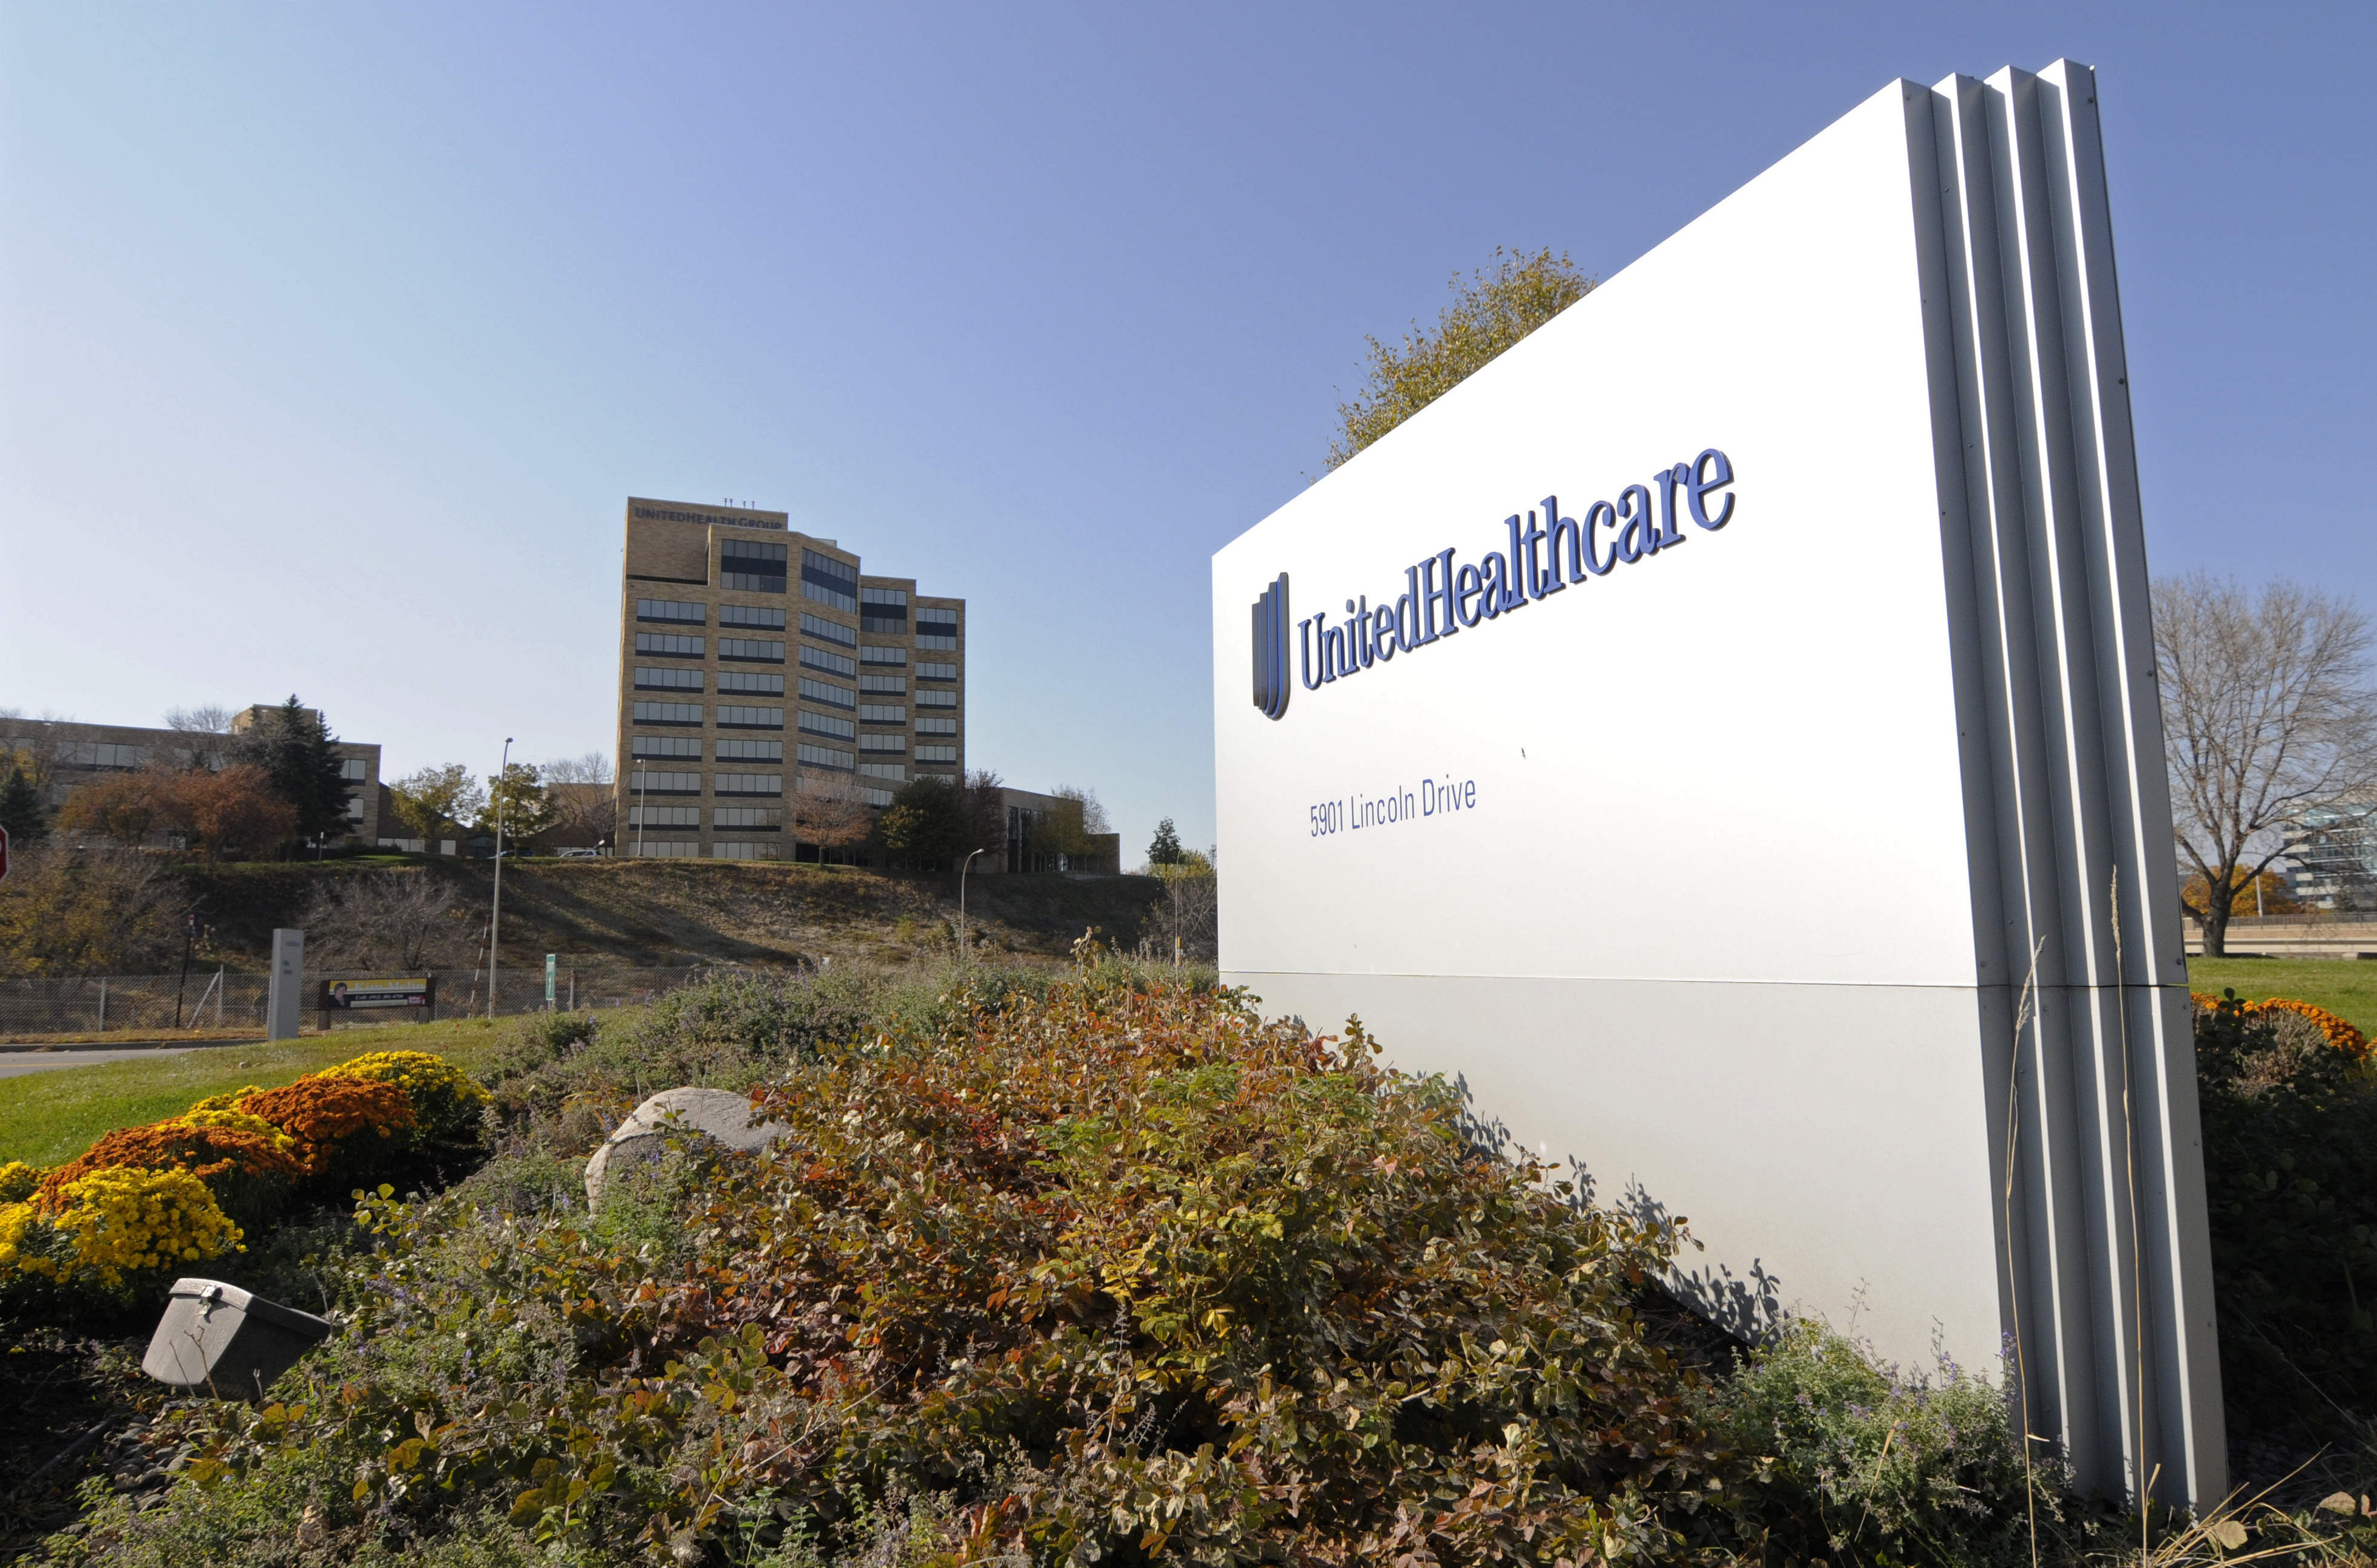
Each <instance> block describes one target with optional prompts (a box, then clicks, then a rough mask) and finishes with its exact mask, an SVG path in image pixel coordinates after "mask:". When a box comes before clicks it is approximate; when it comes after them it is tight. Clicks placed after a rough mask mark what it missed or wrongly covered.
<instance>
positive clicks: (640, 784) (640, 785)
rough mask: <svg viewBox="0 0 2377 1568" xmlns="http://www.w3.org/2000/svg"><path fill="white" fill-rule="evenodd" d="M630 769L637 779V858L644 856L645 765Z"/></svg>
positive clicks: (640, 764)
mask: <svg viewBox="0 0 2377 1568" xmlns="http://www.w3.org/2000/svg"><path fill="white" fill-rule="evenodd" d="M629 771H630V772H631V773H632V774H633V775H634V777H635V780H636V859H638V860H639V861H640V860H642V859H643V858H644V765H643V764H642V763H636V764H635V765H634V766H632V767H631V768H630V769H629Z"/></svg>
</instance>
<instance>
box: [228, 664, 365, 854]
mask: <svg viewBox="0 0 2377 1568" xmlns="http://www.w3.org/2000/svg"><path fill="white" fill-rule="evenodd" d="M258 719H260V722H258V723H257V724H255V725H253V726H251V727H250V728H249V729H248V730H246V731H245V732H243V733H242V734H241V735H240V736H239V738H238V742H237V743H236V744H235V746H234V747H233V756H234V758H235V760H237V761H240V762H245V763H250V764H253V765H254V766H257V767H260V768H262V769H263V770H264V774H265V777H266V778H269V780H271V787H272V793H273V794H274V795H275V796H277V797H278V798H279V799H280V800H281V801H282V802H284V803H286V804H287V806H288V807H289V809H290V810H291V811H293V812H294V813H296V814H297V823H296V834H297V837H300V838H307V839H310V838H316V837H321V838H332V837H342V836H343V835H344V834H345V833H346V831H347V829H348V819H347V801H348V798H349V796H351V795H352V793H353V792H354V791H353V786H352V785H350V784H349V783H348V782H347V778H346V759H345V758H344V757H341V756H340V754H339V751H338V741H337V737H335V736H333V735H332V734H331V733H330V727H329V726H328V724H327V723H325V722H323V719H322V716H321V715H320V714H318V713H316V712H314V711H313V710H312V709H311V708H308V707H305V704H303V703H301V702H299V701H298V700H297V697H296V695H295V694H294V693H292V694H291V695H290V698H289V700H288V701H287V702H285V703H282V704H281V706H280V707H277V708H275V709H273V710H272V711H271V712H270V713H269V714H261V715H258Z"/></svg>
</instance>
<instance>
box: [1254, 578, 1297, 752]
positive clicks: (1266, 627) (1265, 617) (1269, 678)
mask: <svg viewBox="0 0 2377 1568" xmlns="http://www.w3.org/2000/svg"><path fill="white" fill-rule="evenodd" d="M1254 610H1255V613H1254V630H1255V643H1254V648H1255V660H1254V663H1255V706H1256V707H1259V708H1260V709H1262V711H1263V717H1264V718H1266V719H1277V718H1278V717H1279V716H1280V715H1282V714H1284V713H1285V712H1286V711H1287V685H1288V668H1287V628H1288V624H1289V622H1288V618H1287V574H1286V573H1285V572H1282V573H1281V574H1280V575H1279V581H1277V582H1275V583H1273V584H1272V585H1271V587H1269V588H1265V589H1263V593H1262V597H1261V598H1260V599H1258V600H1255V607H1254Z"/></svg>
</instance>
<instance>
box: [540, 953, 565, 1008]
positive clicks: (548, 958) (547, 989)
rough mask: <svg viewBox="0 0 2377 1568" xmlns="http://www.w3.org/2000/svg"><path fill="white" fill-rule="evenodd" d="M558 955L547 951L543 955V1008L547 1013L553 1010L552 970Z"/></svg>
mask: <svg viewBox="0 0 2377 1568" xmlns="http://www.w3.org/2000/svg"><path fill="white" fill-rule="evenodd" d="M560 956H561V955H559V954H558V953H547V954H546V955H545V956H544V1010H545V1011H546V1012H548V1013H550V1012H552V1011H553V979H554V970H555V964H556V961H557V960H558V959H559V958H560Z"/></svg>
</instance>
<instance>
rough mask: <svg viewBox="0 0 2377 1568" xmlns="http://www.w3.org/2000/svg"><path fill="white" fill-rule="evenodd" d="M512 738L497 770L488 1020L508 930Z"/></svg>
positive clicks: (506, 739) (489, 917)
mask: <svg viewBox="0 0 2377 1568" xmlns="http://www.w3.org/2000/svg"><path fill="white" fill-rule="evenodd" d="M511 766H512V738H511V737H510V736H509V735H507V736H505V737H504V760H503V761H502V762H500V763H498V764H497V765H496V903H495V908H493V909H489V910H488V911H487V1017H488V1019H489V1020H490V1021H493V1019H494V1018H495V1016H496V989H497V987H496V956H497V955H499V954H500V953H501V952H502V951H503V949H502V945H501V944H502V942H503V930H504V775H506V774H507V773H509V772H510V771H511Z"/></svg>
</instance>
